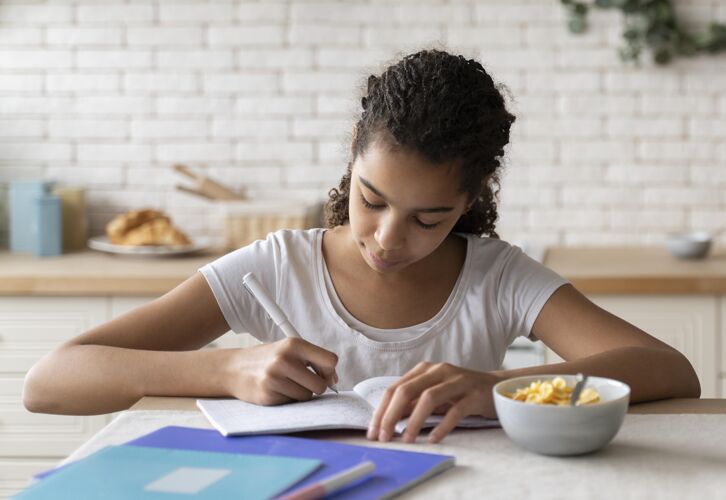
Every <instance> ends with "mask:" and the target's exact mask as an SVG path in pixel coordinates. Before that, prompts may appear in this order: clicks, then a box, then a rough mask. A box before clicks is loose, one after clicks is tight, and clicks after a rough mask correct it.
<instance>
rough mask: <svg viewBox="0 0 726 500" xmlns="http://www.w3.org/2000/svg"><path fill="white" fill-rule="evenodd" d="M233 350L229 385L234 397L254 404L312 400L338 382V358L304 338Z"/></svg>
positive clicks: (230, 359)
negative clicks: (310, 368) (314, 396)
mask: <svg viewBox="0 0 726 500" xmlns="http://www.w3.org/2000/svg"><path fill="white" fill-rule="evenodd" d="M230 351H232V353H231V357H230V358H229V361H228V363H227V364H226V365H227V368H226V369H225V375H226V379H227V380H226V384H225V386H226V387H227V391H228V393H229V394H230V395H232V396H234V397H236V398H238V399H241V400H243V401H247V402H250V403H255V404H259V405H265V406H269V405H279V404H282V403H289V402H291V401H308V400H310V399H311V398H312V397H313V394H322V393H324V392H325V391H326V389H327V387H328V386H329V385H331V384H335V383H337V381H338V376H337V375H336V373H335V365H336V364H337V363H338V356H336V355H335V354H334V353H332V352H330V351H327V350H325V349H323V348H322V347H318V346H316V345H314V344H311V343H310V342H307V341H305V340H302V339H296V338H287V339H284V340H280V341H278V342H273V343H271V344H263V345H259V346H254V347H249V348H247V349H230ZM308 366H311V367H312V368H313V369H314V370H315V372H313V371H311V370H309V369H308Z"/></svg>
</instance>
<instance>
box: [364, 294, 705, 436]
mask: <svg viewBox="0 0 726 500" xmlns="http://www.w3.org/2000/svg"><path fill="white" fill-rule="evenodd" d="M532 331H533V333H534V334H535V335H536V336H537V337H538V338H539V339H540V340H542V341H543V342H544V343H545V344H546V345H547V346H548V347H550V348H551V349H552V350H553V351H554V352H556V353H557V354H558V355H559V356H561V357H562V358H563V359H565V360H566V361H565V362H563V363H558V364H551V365H542V366H533V367H530V368H522V369H517V370H502V371H494V372H477V371H473V370H466V369H464V368H461V367H457V366H452V365H449V364H447V363H438V364H431V363H421V364H419V365H418V366H416V367H415V368H414V369H413V370H411V371H409V372H408V373H407V374H406V375H404V376H403V377H402V378H401V379H400V380H399V381H397V382H396V383H395V384H393V385H392V386H391V387H389V388H388V390H387V391H386V393H385V394H384V396H383V398H382V399H381V402H380V404H379V406H378V408H376V411H375V413H374V415H373V418H372V419H371V424H370V427H369V432H368V437H369V439H380V440H383V441H387V440H388V439H390V437H391V436H392V433H393V426H394V425H395V423H396V422H398V420H400V419H401V418H402V417H403V416H404V415H406V414H409V413H410V415H411V416H410V418H409V421H408V426H407V431H406V434H405V435H404V440H406V441H413V440H414V439H415V438H416V436H417V435H418V433H419V432H420V429H421V426H422V425H423V423H424V421H425V420H426V418H428V417H429V416H430V415H431V414H432V413H434V411H435V410H437V409H438V410H441V409H444V410H445V411H446V416H445V417H444V419H443V421H442V422H441V423H440V424H439V425H438V426H437V427H436V428H435V429H434V430H433V431H432V432H431V434H429V440H430V441H432V442H436V441H439V440H440V439H442V438H443V437H444V436H445V435H446V434H448V433H449V432H450V431H451V430H452V429H453V428H454V427H455V426H456V424H457V422H458V421H459V420H460V419H461V418H462V417H465V416H467V415H483V416H486V417H495V416H496V412H495V410H494V402H493V399H492V387H493V386H494V384H496V383H497V382H498V381H500V380H504V379H506V378H511V377H517V376H520V375H533V374H552V373H570V374H574V373H578V372H583V373H587V374H588V375H595V376H602V377H609V378H614V379H617V380H621V381H623V382H625V383H626V384H628V385H629V386H630V388H631V394H630V401H631V402H633V403H637V402H641V401H650V400H655V399H665V398H673V397H691V398H697V397H699V396H700V394H701V387H700V384H699V382H698V377H697V376H696V373H695V371H694V370H693V367H692V366H691V363H690V362H689V361H688V360H687V359H686V357H685V356H683V355H682V354H681V353H679V352H678V351H676V350H675V349H673V348H672V347H670V346H668V345H667V344H665V343H663V342H661V341H660V340H658V339H656V338H654V337H652V336H650V335H648V334H647V333H645V332H644V331H642V330H640V329H638V328H636V327H635V326H633V325H631V324H630V323H628V322H627V321H624V320H622V319H620V318H618V317H617V316H614V315H612V314H610V313H609V312H607V311H605V310H603V309H601V308H599V307H598V306H596V305H595V304H593V303H592V302H591V301H590V300H588V299H587V298H586V297H585V296H583V295H582V294H581V293H580V292H578V291H577V290H576V289H575V288H574V287H573V286H571V285H564V286H562V287H560V288H559V289H558V290H557V291H556V292H555V293H553V294H552V296H551V297H550V299H549V300H548V301H547V303H546V304H545V305H544V307H543V308H542V310H541V311H540V313H539V315H538V317H537V320H536V321H535V323H534V326H533V328H532Z"/></svg>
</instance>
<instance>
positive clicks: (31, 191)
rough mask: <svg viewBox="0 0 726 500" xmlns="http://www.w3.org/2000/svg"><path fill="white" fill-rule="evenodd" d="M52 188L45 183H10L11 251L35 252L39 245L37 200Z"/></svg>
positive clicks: (48, 183) (49, 184) (49, 183)
mask: <svg viewBox="0 0 726 500" xmlns="http://www.w3.org/2000/svg"><path fill="white" fill-rule="evenodd" d="M51 186H52V183H51V182H45V181H12V182H11V183H10V200H9V201H10V204H9V208H10V250H11V251H13V252H35V249H36V247H37V246H38V244H37V235H38V229H37V227H36V226H37V223H38V217H37V211H36V208H37V205H36V199H37V198H38V197H40V196H44V195H46V194H47V192H48V190H49V189H50V187H51Z"/></svg>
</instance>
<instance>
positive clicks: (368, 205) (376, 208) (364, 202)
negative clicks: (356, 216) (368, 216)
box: [360, 195, 383, 210]
mask: <svg viewBox="0 0 726 500" xmlns="http://www.w3.org/2000/svg"><path fill="white" fill-rule="evenodd" d="M360 201H362V202H363V206H364V207H366V208H368V209H370V210H378V209H381V208H383V205H374V204H373V203H370V202H369V201H368V200H366V198H365V196H363V195H360Z"/></svg>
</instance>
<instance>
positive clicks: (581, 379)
mask: <svg viewBox="0 0 726 500" xmlns="http://www.w3.org/2000/svg"><path fill="white" fill-rule="evenodd" d="M586 383H587V375H583V374H582V373H578V374H577V383H576V384H575V388H574V389H572V394H571V395H570V406H575V405H577V400H578V399H580V393H582V390H583V389H584V388H585V384H586Z"/></svg>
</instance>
